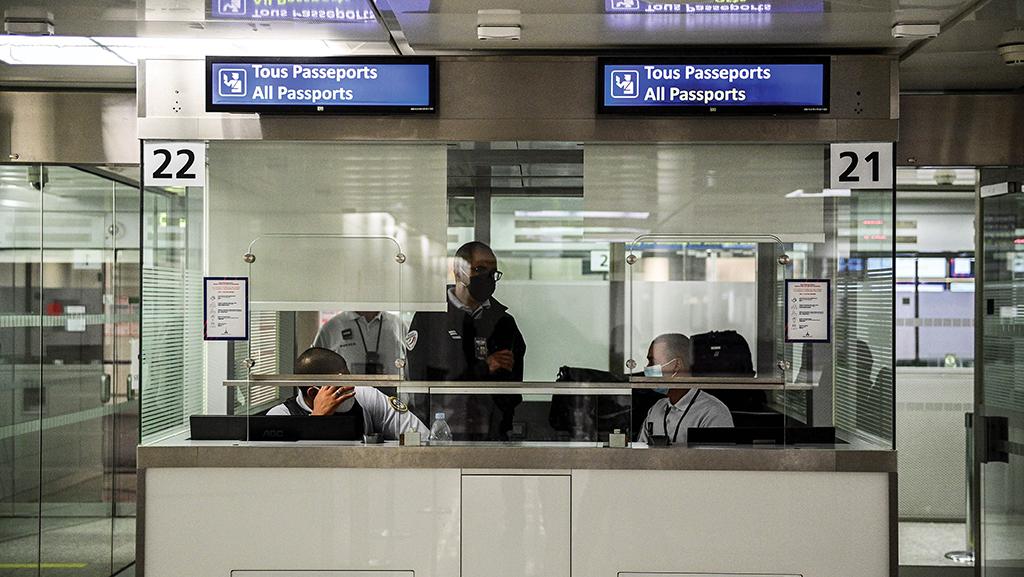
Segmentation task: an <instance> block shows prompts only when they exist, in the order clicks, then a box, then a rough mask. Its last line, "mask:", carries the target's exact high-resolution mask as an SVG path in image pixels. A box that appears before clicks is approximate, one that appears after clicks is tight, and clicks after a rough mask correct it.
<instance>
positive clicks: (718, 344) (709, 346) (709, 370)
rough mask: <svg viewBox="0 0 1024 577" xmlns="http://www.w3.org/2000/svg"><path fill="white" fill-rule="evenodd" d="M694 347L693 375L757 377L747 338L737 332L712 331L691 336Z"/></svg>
mask: <svg viewBox="0 0 1024 577" xmlns="http://www.w3.org/2000/svg"><path fill="white" fill-rule="evenodd" d="M690 342H691V343H692V346H693V366H692V368H691V369H690V372H691V374H693V375H694V376H696V377H705V376H731V377H753V376H754V362H753V359H752V358H751V356H750V345H748V344H747V339H745V338H743V336H742V335H740V334H739V333H737V332H736V331H711V332H709V333H703V334H700V335H693V336H692V337H691V338H690Z"/></svg>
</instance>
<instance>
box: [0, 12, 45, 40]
mask: <svg viewBox="0 0 1024 577" xmlns="http://www.w3.org/2000/svg"><path fill="white" fill-rule="evenodd" d="M4 34H22V35H25V36H53V13H52V12H47V11H46V10H44V9H40V8H8V9H7V10H4Z"/></svg>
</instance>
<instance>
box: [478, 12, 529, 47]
mask: <svg viewBox="0 0 1024 577" xmlns="http://www.w3.org/2000/svg"><path fill="white" fill-rule="evenodd" d="M522 19H523V18H522V14H521V13H520V12H519V10H504V9H492V10H478V11H477V13H476V37H477V39H479V40H519V38H520V37H521V35H522V30H523V22H522Z"/></svg>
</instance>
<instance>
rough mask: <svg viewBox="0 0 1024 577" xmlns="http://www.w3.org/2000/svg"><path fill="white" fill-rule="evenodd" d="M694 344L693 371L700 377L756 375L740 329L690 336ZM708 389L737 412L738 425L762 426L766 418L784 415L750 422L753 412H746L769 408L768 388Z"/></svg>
mask: <svg viewBox="0 0 1024 577" xmlns="http://www.w3.org/2000/svg"><path fill="white" fill-rule="evenodd" d="M690 343H691V345H692V347H693V367H692V368H691V369H690V372H691V374H693V376H696V377H710V376H722V377H725V376H728V377H753V376H754V362H753V360H752V358H751V355H750V345H748V344H747V339H745V338H743V335H741V334H739V333H737V332H736V331H711V332H710V333H704V334H701V335H694V336H693V337H691V338H690ZM705 392H707V393H710V394H711V395H712V396H714V397H717V398H718V400H720V401H722V402H723V403H725V406H727V407H729V410H730V411H732V413H733V421H734V422H735V423H736V426H738V427H741V426H760V425H762V424H763V420H764V418H765V417H777V416H780V415H762V416H761V417H760V418H761V420H760V421H757V420H756V419H755V421H754V422H755V423H756V425H755V424H753V423H750V422H748V421H749V418H748V417H750V416H751V415H745V414H744V413H760V412H763V411H766V410H767V409H766V403H767V402H768V396H767V395H766V394H765V392H764V391H759V390H751V389H705Z"/></svg>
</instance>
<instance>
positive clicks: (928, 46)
mask: <svg viewBox="0 0 1024 577" xmlns="http://www.w3.org/2000/svg"><path fill="white" fill-rule="evenodd" d="M1014 27H1024V0H989V1H988V2H986V3H985V4H983V5H982V6H981V7H980V8H979V9H977V10H975V11H974V12H972V13H971V14H970V15H968V16H967V17H966V18H964V19H963V20H961V21H960V22H959V23H957V24H955V25H954V26H952V27H951V28H949V29H947V30H943V32H942V33H941V34H940V35H939V37H938V38H935V39H933V40H930V41H928V42H927V43H925V44H924V45H923V47H922V48H921V49H920V50H918V51H917V52H915V53H913V54H912V55H911V56H910V57H908V58H906V59H905V60H904V61H903V62H902V63H901V65H900V88H901V89H902V90H973V91H984V90H1021V89H1024V66H1007V65H1005V64H1003V62H1002V60H1001V59H1000V57H999V53H998V45H999V41H1000V38H1001V37H1002V35H1003V32H1005V31H1006V30H1007V29H1010V28H1014Z"/></svg>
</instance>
